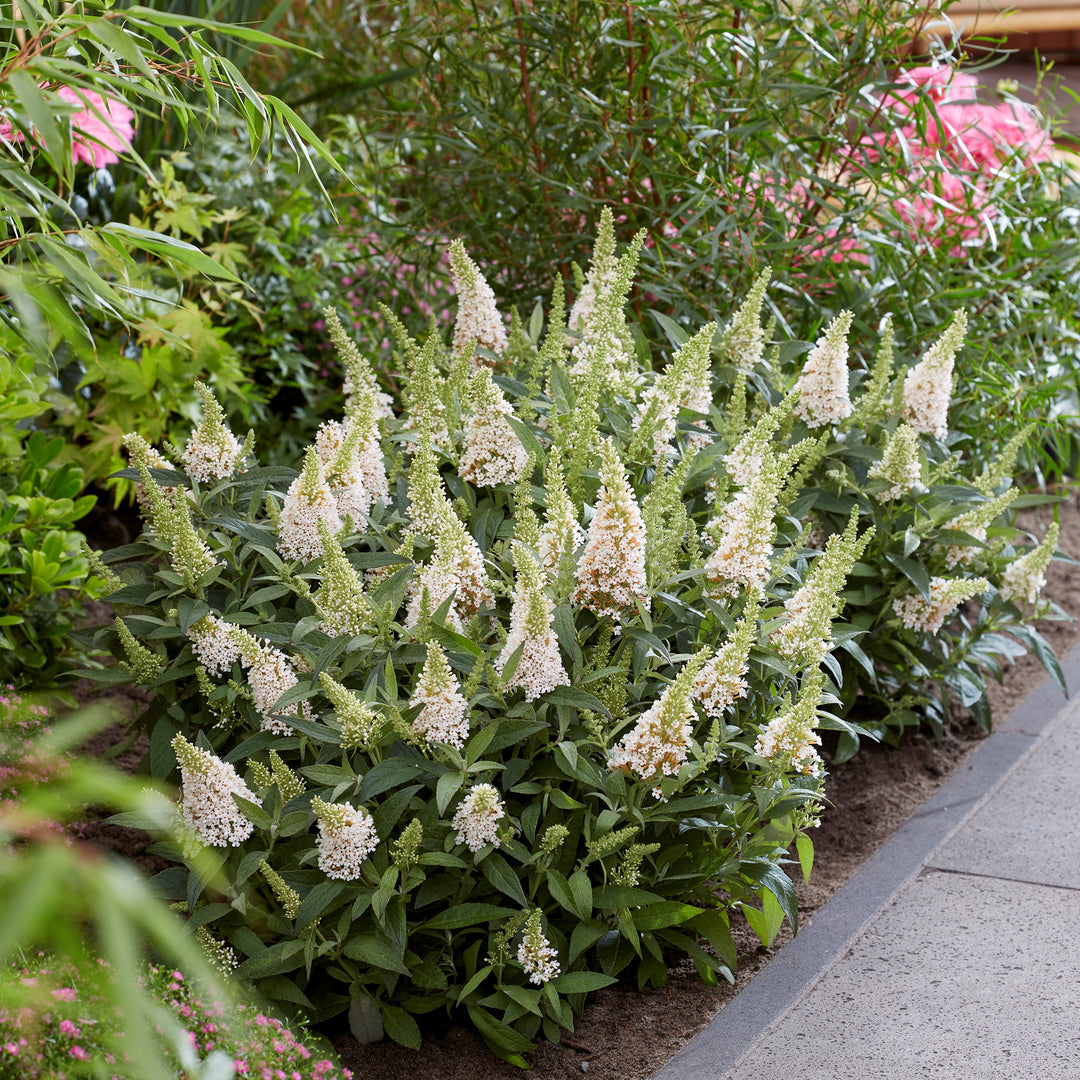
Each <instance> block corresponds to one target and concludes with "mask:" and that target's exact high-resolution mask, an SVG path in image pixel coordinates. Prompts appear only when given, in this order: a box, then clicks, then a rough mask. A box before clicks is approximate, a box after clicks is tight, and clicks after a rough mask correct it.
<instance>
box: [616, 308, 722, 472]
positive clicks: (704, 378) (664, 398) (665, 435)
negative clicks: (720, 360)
mask: <svg viewBox="0 0 1080 1080" xmlns="http://www.w3.org/2000/svg"><path fill="white" fill-rule="evenodd" d="M715 335H716V323H709V324H708V325H707V326H704V327H702V329H701V330H699V331H698V332H697V333H696V334H695V335H694V336H693V337H692V338H690V340H689V341H687V342H685V343H684V344H683V345H682V346H681V347H680V348H679V350H678V352H676V354H675V355H674V357H672V360H671V363H670V364H669V365H668V367H667V369H666V370H665V371H664V373H663V374H662V375H661V376H660V378H659V379H657V381H656V383H655V385H653V386H651V387H649V389H648V390H646V391H645V393H644V395H643V396H642V400H641V404H640V405H638V410H637V417H636V418H635V421H634V430H635V431H637V432H639V433H640V434H641V435H644V436H645V438H646V439H647V440H648V441H649V442H651V444H652V451H653V455H654V457H656V458H661V457H663V456H664V455H665V454H670V453H671V452H672V451H673V450H674V449H675V447H674V440H675V431H676V418H677V416H678V413H679V409H680V408H681V407H683V406H685V407H686V408H692V409H694V411H695V412H708V410H709V404H710V387H709V349H710V347H711V345H712V340H713V337H714V336H715ZM696 438H697V439H698V440H699V441H704V442H708V438H707V436H704V435H698V436H696Z"/></svg>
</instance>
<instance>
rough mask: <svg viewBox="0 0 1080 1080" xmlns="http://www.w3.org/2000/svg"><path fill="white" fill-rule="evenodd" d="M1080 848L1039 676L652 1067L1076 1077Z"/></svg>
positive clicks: (1059, 726)
mask: <svg viewBox="0 0 1080 1080" xmlns="http://www.w3.org/2000/svg"><path fill="white" fill-rule="evenodd" d="M1064 667H1065V674H1066V678H1067V680H1068V684H1069V687H1070V689H1074V690H1075V688H1077V687H1080V646H1078V647H1077V648H1076V649H1074V650H1073V652H1072V653H1070V655H1069V657H1068V658H1067V660H1066V661H1065V664H1064ZM1078 849H1080V701H1077V702H1076V703H1067V702H1066V701H1065V699H1064V698H1063V697H1062V695H1061V692H1060V691H1059V690H1057V688H1056V687H1054V685H1053V684H1052V683H1051V682H1050V681H1049V680H1046V681H1045V682H1044V683H1043V684H1042V685H1040V686H1039V687H1038V688H1037V689H1036V690H1035V691H1034V692H1033V693H1032V694H1031V695H1030V696H1029V697H1028V698H1026V699H1025V700H1024V701H1023V702H1021V704H1020V705H1019V706H1018V707H1017V708H1016V709H1015V710H1014V712H1013V713H1012V714H1011V715H1010V716H1009V717H1008V718H1007V719H1006V720H1005V721H1004V722H1003V723H1001V724H1000V725H999V726H998V728H997V729H996V730H995V732H994V734H993V735H991V736H990V738H988V739H987V740H986V741H985V742H984V743H982V744H981V745H980V746H979V747H978V749H977V750H976V751H975V752H974V753H973V754H972V756H971V757H970V758H969V759H968V761H967V763H966V765H965V766H964V767H963V768H962V769H961V770H960V771H959V772H957V773H956V774H954V775H953V776H952V777H950V779H949V780H948V781H946V783H945V784H944V785H943V786H942V787H941V788H940V789H939V790H938V792H937V793H936V794H935V795H934V796H933V797H932V798H931V799H930V800H929V801H928V802H927V803H926V804H925V806H924V807H923V808H922V809H921V810H920V811H918V812H917V813H916V814H915V815H914V816H913V817H912V818H911V819H910V820H909V821H908V822H907V823H906V824H905V825H903V826H902V827H901V828H900V829H899V830H897V832H896V833H895V834H894V835H893V837H892V839H890V840H889V842H888V843H887V844H886V845H885V846H884V847H883V848H882V849H881V850H879V851H878V852H877V853H876V854H875V855H874V856H873V857H872V858H871V859H870V860H869V861H868V862H867V863H866V864H865V865H864V866H863V867H862V869H861V870H860V871H859V872H858V873H857V874H856V875H855V877H854V878H852V879H851V881H849V882H848V883H847V885H845V886H844V888H843V889H841V890H840V891H839V892H838V893H837V894H836V895H835V896H834V897H833V898H832V900H830V901H829V902H828V903H827V904H826V905H825V906H824V907H823V908H822V909H821V910H820V911H818V913H817V914H816V915H815V916H814V918H813V920H812V921H810V922H809V923H807V924H806V925H805V926H804V927H803V929H802V930H800V932H799V934H798V936H797V937H796V938H795V940H794V941H792V942H791V943H790V944H789V945H787V946H785V947H784V948H783V949H782V950H781V951H780V953H779V954H778V955H777V956H776V957H775V958H774V959H773V960H772V961H771V962H770V963H769V964H768V966H767V967H765V968H764V969H763V970H762V971H761V972H760V973H759V974H758V975H757V976H756V977H755V978H754V980H753V981H752V982H751V983H750V984H749V985H748V986H747V987H746V988H745V989H744V990H743V991H742V992H741V993H740V994H738V995H737V996H736V997H735V998H734V999H733V1000H732V1001H731V1002H730V1003H729V1004H728V1005H727V1007H726V1008H724V1009H722V1010H721V1011H720V1012H719V1013H718V1014H717V1016H716V1017H715V1018H714V1019H713V1021H712V1022H711V1023H710V1024H709V1026H708V1027H707V1028H705V1030H704V1031H702V1032H700V1033H699V1034H698V1035H697V1036H695V1038H693V1039H692V1040H691V1041H690V1042H689V1043H688V1044H687V1045H686V1046H685V1047H683V1049H682V1050H681V1051H680V1052H679V1053H678V1054H677V1055H676V1056H675V1057H674V1058H672V1060H671V1061H669V1062H668V1063H667V1065H665V1066H664V1067H663V1068H662V1069H661V1070H660V1071H659V1072H658V1073H657V1074H656V1076H655V1078H654V1080H790V1078H791V1077H798V1078H799V1080H873V1078H878V1077H880V1078H886V1080H908V1078H914V1077H920V1078H925V1077H931V1078H932V1077H941V1078H946V1077H947V1078H948V1080H1077V1078H1080V850H1078Z"/></svg>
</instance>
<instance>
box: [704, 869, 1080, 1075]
mask: <svg viewBox="0 0 1080 1080" xmlns="http://www.w3.org/2000/svg"><path fill="white" fill-rule="evenodd" d="M1078 913H1080V894H1078V893H1076V892H1075V891H1073V890H1071V889H1061V888H1054V887H1049V886H1042V885H1031V884H1029V883H1022V882H1013V881H998V880H994V879H987V878H982V877H976V876H972V875H967V874H953V873H944V872H941V871H928V872H927V873H925V874H923V875H922V876H921V877H919V878H918V879H916V880H915V881H914V882H912V883H911V884H910V885H909V886H908V887H907V888H906V889H905V890H904V891H903V892H902V893H901V894H900V895H899V896H898V897H897V898H896V900H895V901H894V903H893V904H892V905H890V907H889V908H888V909H887V910H886V911H885V912H884V913H883V914H882V916H881V917H880V918H879V919H878V920H877V921H876V922H875V923H873V925H872V926H871V927H870V928H869V929H868V930H867V931H866V932H864V933H863V935H862V936H861V937H860V938H859V939H858V941H857V942H856V943H855V945H854V946H853V947H852V948H851V949H850V950H849V952H848V953H847V955H846V956H845V957H844V958H843V959H841V960H840V962H839V963H837V964H836V965H835V966H834V967H833V968H831V969H830V970H829V971H828V972H827V973H826V974H825V976H824V978H822V979H821V980H820V981H819V982H818V983H817V984H816V985H815V986H814V987H813V989H812V990H811V991H810V993H809V994H808V995H807V996H806V997H805V998H804V999H803V1000H802V1001H801V1002H800V1003H799V1004H798V1005H796V1006H795V1007H794V1008H793V1009H792V1010H791V1011H789V1012H788V1013H787V1014H786V1015H785V1016H784V1017H782V1018H781V1019H780V1020H779V1021H778V1022H777V1023H776V1024H774V1025H773V1026H772V1027H771V1028H770V1029H769V1030H768V1031H766V1032H765V1034H764V1037H763V1038H762V1040H761V1041H760V1042H759V1043H758V1045H757V1046H756V1047H755V1048H754V1050H753V1051H752V1052H751V1053H750V1054H749V1055H748V1056H747V1057H745V1058H744V1059H743V1060H742V1062H741V1063H740V1064H739V1065H738V1066H737V1067H736V1068H735V1069H734V1070H733V1071H732V1072H730V1073H728V1074H725V1076H726V1077H728V1080H790V1077H791V1076H793V1075H798V1076H799V1077H800V1080H864V1078H865V1077H868V1076H883V1077H889V1078H890V1080H907V1078H909V1077H923V1076H925V1077H934V1078H936V1077H941V1078H943V1080H944V1078H949V1080H956V1078H958V1077H963V1076H970V1077H972V1078H978V1080H1019V1078H1029V1077H1030V1078H1039V1080H1076V1078H1077V1077H1078V1076H1080V976H1077V974H1076V972H1077V971H1078V970H1080V936H1078V935H1077V934H1076V933H1075V924H1076V918H1077V914H1078ZM716 1080H721V1074H719V1073H717V1074H716Z"/></svg>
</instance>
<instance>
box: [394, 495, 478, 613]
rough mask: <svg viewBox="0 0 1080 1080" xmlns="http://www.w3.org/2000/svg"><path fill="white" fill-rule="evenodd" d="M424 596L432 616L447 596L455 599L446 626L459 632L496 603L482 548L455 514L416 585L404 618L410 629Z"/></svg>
mask: <svg viewBox="0 0 1080 1080" xmlns="http://www.w3.org/2000/svg"><path fill="white" fill-rule="evenodd" d="M425 594H426V596H427V603H428V605H429V606H428V613H429V614H433V613H434V612H436V611H437V610H438V609H439V607H440V606H441V605H442V603H443V601H444V600H446V598H447V597H449V596H452V597H453V598H454V601H453V603H452V604H451V606H450V610H449V612H448V614H447V625H448V626H449V627H450V628H451V629H453V630H456V631H457V632H458V633H461V632H462V630H463V629H464V628H465V627H466V626H468V624H469V622H470V621H471V620H472V618H473V616H474V615H476V613H477V612H478V611H479V610H480V609H481V608H482V607H484V606H485V605H490V604H491V603H493V601H494V595H493V593H492V591H491V585H490V584H489V582H488V577H487V570H486V569H485V568H484V554H483V552H482V551H481V550H480V545H479V544H477V542H476V540H474V539H473V537H472V536H471V535H470V533H469V532H468V531H467V530H466V528H465V526H464V525H463V524H462V523H461V521H460V520H459V518H458V517H457V515H456V514H454V513H451V514H450V516H449V518H448V519H446V521H445V524H444V526H443V529H442V531H441V532H440V533H439V534H438V536H437V537H436V538H435V552H434V554H433V555H432V558H431V562H430V563H429V564H428V565H427V566H426V567H424V569H423V570H422V571H421V573H420V576H419V578H418V579H417V580H416V582H415V584H414V587H413V592H412V597H411V599H410V601H409V610H408V613H407V614H406V617H405V625H406V626H407V627H413V626H417V625H418V624H419V622H420V615H421V612H422V610H423V606H424V596H425Z"/></svg>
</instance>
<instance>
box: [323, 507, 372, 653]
mask: <svg viewBox="0 0 1080 1080" xmlns="http://www.w3.org/2000/svg"><path fill="white" fill-rule="evenodd" d="M317 524H318V529H319V538H320V540H321V541H322V546H323V560H322V567H321V569H320V570H319V581H320V583H321V588H319V589H318V590H317V591H316V592H315V594H314V595H313V596H312V600H313V601H314V602H315V605H316V606H317V607H318V609H319V612H320V613H321V614H322V617H323V619H322V622H321V623H319V629H320V630H321V631H322V632H323V633H324V634H329V635H330V637H337V636H338V634H359V633H360V631H361V630H362V629H363V628H364V626H365V624H366V623H367V621H368V619H369V618H370V617H371V608H370V606H369V604H368V602H367V598H366V597H365V596H364V580H363V578H361V577H360V575H359V574H358V573H357V572H356V570H355V569H353V565H352V563H350V562H349V560H348V557H347V556H346V555H345V549H344V548H343V547H342V546H341V544H339V543H338V541H337V538H336V537H335V536H334V535H333V533H331V532H330V530H329V529H328V528H327V527H326V525H325V523H324V522H322V521H319V522H318V523H317Z"/></svg>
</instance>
